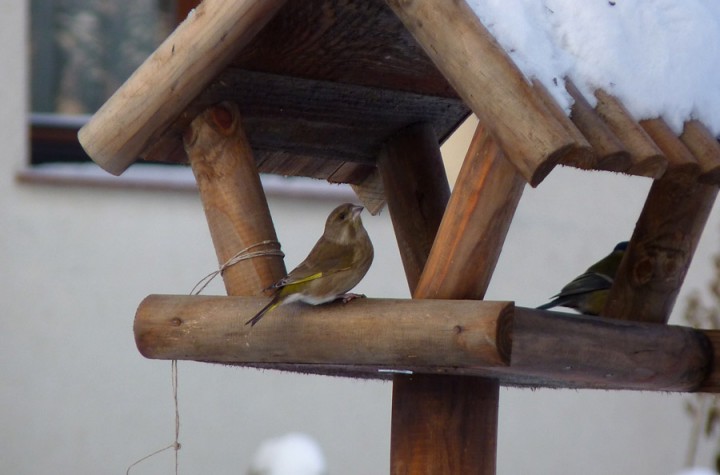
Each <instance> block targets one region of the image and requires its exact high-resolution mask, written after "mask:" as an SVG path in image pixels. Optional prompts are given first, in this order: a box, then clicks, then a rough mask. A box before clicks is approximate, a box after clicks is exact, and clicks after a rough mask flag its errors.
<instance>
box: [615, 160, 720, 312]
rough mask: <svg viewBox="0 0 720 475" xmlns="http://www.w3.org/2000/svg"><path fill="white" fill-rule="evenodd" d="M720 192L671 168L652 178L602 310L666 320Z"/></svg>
mask: <svg viewBox="0 0 720 475" xmlns="http://www.w3.org/2000/svg"><path fill="white" fill-rule="evenodd" d="M717 193H718V188H717V187H716V186H711V185H705V184H701V183H698V182H697V180H696V175H694V174H687V173H683V172H673V171H672V170H671V171H668V172H667V173H666V174H665V175H664V176H663V177H662V178H660V179H658V180H655V181H654V182H653V185H652V187H651V188H650V192H649V193H648V197H647V200H646V201H645V206H644V207H643V210H642V212H641V214H640V218H639V219H638V222H637V224H636V225H635V231H634V232H633V236H632V239H631V241H630V244H629V246H628V249H627V251H626V252H625V256H624V258H623V260H622V263H621V264H620V268H619V269H618V272H617V275H616V277H615V281H614V283H613V287H612V290H611V291H610V295H609V297H608V302H607V304H606V307H605V310H604V312H603V315H606V316H610V317H615V318H620V319H638V320H639V321H645V322H655V323H666V322H667V319H668V318H669V317H670V312H671V311H672V308H673V306H674V304H675V299H676V298H677V294H678V292H679V291H680V287H681V286H682V283H683V281H684V280H685V274H686V273H687V270H688V267H689V266H690V262H691V261H692V257H693V254H694V253H695V248H696V247H697V243H698V241H699V240H700V236H701V234H702V231H703V229H704V227H705V223H706V222H707V219H708V216H709V215H710V211H711V210H712V206H713V203H714V202H715V198H716V196H717Z"/></svg>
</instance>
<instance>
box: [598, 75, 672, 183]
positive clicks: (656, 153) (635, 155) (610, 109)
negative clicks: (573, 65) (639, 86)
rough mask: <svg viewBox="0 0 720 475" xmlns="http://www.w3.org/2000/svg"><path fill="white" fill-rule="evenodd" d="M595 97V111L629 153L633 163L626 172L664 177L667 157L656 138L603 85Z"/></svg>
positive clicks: (651, 176)
mask: <svg viewBox="0 0 720 475" xmlns="http://www.w3.org/2000/svg"><path fill="white" fill-rule="evenodd" d="M595 97H596V98H597V106H596V107H595V111H596V112H597V114H598V115H599V116H600V117H601V118H602V119H603V121H605V123H606V124H607V125H608V127H609V128H610V130H611V131H612V132H613V133H614V134H615V135H616V136H617V137H618V138H619V139H620V141H621V142H622V144H623V146H624V148H625V149H626V150H627V151H628V152H629V153H630V159H631V161H632V163H631V165H630V167H629V168H628V169H627V170H624V172H625V173H628V174H630V175H640V176H647V177H650V178H659V177H661V176H662V174H663V173H665V169H666V168H667V159H666V158H665V156H664V155H663V153H662V151H661V150H660V149H659V148H658V147H657V145H656V144H655V142H653V140H652V139H651V138H650V137H649V136H648V134H647V133H646V132H645V130H643V128H642V127H640V125H639V124H638V123H637V122H635V120H634V119H633V118H632V117H631V116H630V113H629V112H628V110H627V109H626V108H625V106H624V105H623V104H622V103H621V102H620V101H619V100H618V99H617V98H616V97H614V96H611V95H610V94H608V93H607V92H605V91H603V90H602V89H598V90H596V91H595Z"/></svg>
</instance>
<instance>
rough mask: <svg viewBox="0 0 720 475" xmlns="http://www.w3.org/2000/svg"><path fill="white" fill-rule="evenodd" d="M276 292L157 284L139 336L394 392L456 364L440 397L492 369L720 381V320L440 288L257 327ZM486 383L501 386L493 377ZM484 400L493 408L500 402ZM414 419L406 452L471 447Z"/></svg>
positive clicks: (505, 376)
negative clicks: (602, 312) (645, 316)
mask: <svg viewBox="0 0 720 475" xmlns="http://www.w3.org/2000/svg"><path fill="white" fill-rule="evenodd" d="M266 302H267V299H265V298H261V297H221V296H187V295H151V296H149V297H147V298H146V299H145V300H143V302H142V303H141V304H140V306H139V307H138V310H137V314H136V316H135V326H134V332H135V340H136V344H137V346H138V349H139V350H140V352H141V353H142V354H143V355H144V356H145V357H147V358H153V359H185V360H196V361H206V362H214V363H222V364H237V365H243V366H255V367H263V368H268V369H285V370H291V371H301V372H312V373H315V374H329V375H340V376H351V377H362V378H372V379H387V378H389V377H391V376H392V375H395V377H394V380H395V382H396V383H397V381H400V383H399V384H400V385H403V386H401V390H398V391H394V393H397V397H399V398H403V401H405V402H406V403H407V401H408V399H405V398H408V395H407V391H415V389H414V388H413V386H414V385H415V384H418V385H419V386H418V388H417V390H418V391H420V392H421V393H422V391H423V390H422V387H424V386H425V384H426V383H429V382H431V381H432V378H430V379H423V380H422V382H417V381H416V380H415V377H416V376H417V375H418V374H427V375H434V376H436V377H437V376H441V375H445V376H453V378H450V379H445V378H438V379H437V380H436V383H437V385H436V388H435V390H434V393H433V394H434V396H433V398H437V397H439V395H440V394H442V392H443V391H447V392H448V393H450V394H455V397H453V398H450V396H447V398H448V399H451V400H455V399H460V402H461V403H462V404H467V403H468V401H471V400H473V399H475V398H478V397H483V395H482V394H483V393H482V392H476V389H471V392H469V393H468V394H467V395H466V396H464V397H460V396H459V395H458V394H457V393H456V392H455V391H454V390H453V389H452V388H453V387H458V386H462V385H464V384H470V383H464V382H463V381H467V380H475V379H480V380H485V381H487V379H486V378H490V379H496V380H497V382H498V383H499V384H503V385H509V386H530V387H549V388H590V389H627V390H643V391H694V390H697V389H698V388H700V389H701V390H702V391H707V392H714V393H717V392H720V384H718V381H720V376H718V373H720V369H719V368H720V366H719V365H717V364H714V363H713V361H714V359H718V356H716V355H720V337H718V336H717V333H718V332H717V331H715V332H713V331H698V330H695V329H692V328H688V327H681V326H674V325H664V324H653V323H640V322H630V321H622V320H617V319H608V318H602V317H589V316H577V315H568V314H562V313H555V312H544V311H539V310H534V309H525V308H516V307H514V306H513V305H512V304H511V303H508V302H488V301H481V300H437V299H412V300H409V299H358V300H354V301H352V302H350V303H348V304H342V303H340V302H338V303H333V304H327V305H321V306H317V307H313V306H308V305H304V304H300V303H296V304H290V305H286V306H282V307H278V308H277V309H276V310H274V311H273V313H272V318H270V317H268V318H267V319H266V320H263V322H262V324H261V325H256V326H255V327H253V328H252V329H251V328H250V327H248V326H246V325H244V322H245V320H247V318H245V317H244V316H245V315H247V316H249V315H253V314H254V313H255V312H256V311H257V309H259V308H261V307H262V306H263V305H264V304H265V303H266ZM328 322H332V324H328ZM398 374H402V376H398ZM405 383H408V384H409V386H407V387H405V386H404V384H405ZM483 388H484V390H485V389H487V392H488V393H490V394H492V392H493V391H492V387H491V386H488V385H487V384H485V385H484V386H483ZM406 390H407V391H406ZM484 390H483V392H485V391H484ZM394 397H395V396H394ZM422 397H424V396H423V395H422V394H420V395H419V396H418V398H422ZM427 403H428V404H430V405H431V406H432V405H434V404H437V401H436V399H433V401H428V402H427ZM446 403H447V399H446ZM407 404H410V403H407ZM407 404H403V405H398V407H397V410H396V411H394V413H393V414H394V416H395V415H396V417H401V418H405V417H409V414H408V412H411V413H412V412H414V413H415V415H416V418H417V417H418V416H417V415H418V414H419V413H420V412H418V411H411V410H410V409H409V408H410V407H417V406H413V405H410V406H408V405H407ZM448 407H452V405H448ZM474 410H476V411H478V412H484V411H483V410H482V408H480V407H476V408H475V409H474ZM486 410H487V411H490V413H491V414H492V410H493V408H492V407H488V408H486ZM441 412H442V411H441ZM464 416H468V417H471V418H473V417H482V416H481V415H477V414H474V415H473V414H467V413H466V414H460V415H458V416H457V419H462V418H463V417H464ZM452 418H453V419H455V416H453V417H452ZM451 423H452V424H461V422H460V421H459V420H457V421H455V422H451ZM393 425H395V421H394V422H393ZM411 427H413V426H407V427H406V428H405V429H403V431H402V432H404V431H405V430H409V431H410V432H409V434H416V435H415V436H408V435H407V434H406V435H405V436H402V432H401V433H397V432H396V433H395V435H396V436H398V438H400V439H402V440H398V442H397V443H398V444H400V446H401V447H405V444H407V443H408V440H409V439H412V440H415V441H417V442H418V443H419V444H420V445H418V446H417V450H418V451H420V453H415V452H414V450H415V449H412V450H411V452H413V456H412V457H409V458H405V457H403V458H402V460H405V461H408V460H413V462H407V463H413V464H414V463H415V462H414V461H415V460H416V458H417V457H419V458H420V459H421V460H426V461H427V462H433V461H435V460H446V459H447V458H448V457H450V458H451V459H453V457H458V458H457V459H454V460H462V457H463V455H462V453H461V452H460V453H456V454H454V455H453V454H452V452H453V451H454V450H455V449H454V448H449V449H448V450H447V452H446V451H445V449H446V447H445V446H440V447H439V449H440V450H438V451H437V453H436V454H432V455H429V454H423V453H422V450H423V449H422V448H421V447H423V446H425V445H424V444H427V443H428V441H430V440H433V439H434V438H437V437H443V435H440V434H435V435H434V436H428V435H427V434H421V433H419V432H415V431H414V430H411ZM394 430H395V429H394ZM483 430H487V428H485V429H483ZM486 435H487V433H486ZM444 437H448V438H447V439H445V440H450V437H451V435H450V434H445V435H444ZM394 438H396V437H394ZM463 441H464V442H463ZM465 442H467V440H466V439H464V438H459V440H458V443H460V444H465ZM488 442H489V443H494V441H493V440H491V441H488ZM477 445H478V447H480V446H482V445H483V444H477ZM402 450H403V453H405V450H410V449H407V448H405V449H402ZM486 454H487V453H486ZM481 456H482V453H480V454H478V457H481ZM398 462H400V460H398ZM433 473H438V472H433ZM440 473H444V472H442V470H441V471H440ZM453 473H457V471H456V472H453ZM460 473H467V472H460Z"/></svg>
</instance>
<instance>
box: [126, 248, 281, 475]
mask: <svg viewBox="0 0 720 475" xmlns="http://www.w3.org/2000/svg"><path fill="white" fill-rule="evenodd" d="M269 245H275V246H277V247H278V249H266V250H264V251H255V252H250V250H252V249H255V248H256V247H260V246H269ZM279 248H280V243H279V242H277V241H275V240H272V239H270V240H266V241H260V242H258V243H255V244H252V245H250V246H248V247H246V248H245V249H242V250H240V251H239V252H237V253H236V254H235V255H234V256H232V257H231V258H230V259H228V260H227V261H226V262H225V263H224V264H223V265H221V266H220V268H219V269H218V270H216V271H213V272H211V273H209V274H208V275H206V276H205V277H203V278H202V279H200V281H199V282H198V283H197V284H195V287H193V288H192V290H191V291H190V295H198V294H199V293H200V292H202V291H203V290H204V289H205V287H207V286H208V284H209V283H210V282H212V280H213V279H214V278H215V277H217V276H218V275H219V274H222V273H223V272H224V271H225V269H227V268H228V267H230V266H233V265H235V264H237V263H238V262H240V261H244V260H246V259H252V258H255V257H262V256H280V257H285V254H284V253H283V252H282V251H281V250H280V249H279ZM170 371H171V377H172V391H173V401H174V402H175V441H174V442H173V443H172V444H170V445H168V446H167V447H163V448H162V449H160V450H156V451H155V452H153V453H151V454H148V455H146V456H144V457H143V458H141V459H139V460H136V461H135V462H133V463H132V464H131V465H130V466H129V467H128V468H127V471H126V472H125V475H130V470H131V469H132V468H133V467H134V466H135V465H137V464H139V463H141V462H144V461H145V460H147V459H149V458H151V457H154V456H155V455H157V454H159V453H161V452H164V451H166V450H170V449H175V475H178V451H179V450H180V447H181V446H180V441H179V439H180V410H179V409H178V366H177V360H172V364H171V366H170Z"/></svg>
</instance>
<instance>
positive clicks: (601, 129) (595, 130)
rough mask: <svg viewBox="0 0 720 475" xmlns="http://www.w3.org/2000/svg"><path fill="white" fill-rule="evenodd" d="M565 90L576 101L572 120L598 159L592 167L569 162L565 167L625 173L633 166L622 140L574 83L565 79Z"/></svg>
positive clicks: (573, 106) (571, 112)
mask: <svg viewBox="0 0 720 475" xmlns="http://www.w3.org/2000/svg"><path fill="white" fill-rule="evenodd" d="M565 88H566V89H567V92H568V94H570V97H572V98H573V100H574V103H573V105H572V108H571V111H570V119H571V120H572V121H573V123H574V124H575V126H576V127H577V128H578V129H579V130H580V132H582V133H583V135H584V136H585V138H586V139H587V141H588V142H590V145H592V148H593V150H594V151H595V155H596V156H597V159H596V162H595V163H594V164H591V165H590V166H587V165H586V164H585V163H567V162H564V163H563V165H572V166H576V167H579V168H596V169H598V170H608V171H613V172H624V171H626V170H627V169H628V168H630V165H631V164H632V162H631V158H630V153H629V152H628V151H627V150H626V149H625V146H624V145H623V144H622V142H621V141H620V139H619V138H618V137H617V136H616V135H615V134H614V133H613V131H612V130H610V127H608V125H607V124H606V123H605V122H604V121H603V120H602V119H601V118H600V116H599V115H598V114H597V112H595V109H593V108H592V106H591V105H590V103H589V102H588V101H587V99H585V96H583V95H582V93H581V92H580V91H579V90H578V88H577V87H576V86H575V84H574V83H573V82H572V81H570V80H569V79H565Z"/></svg>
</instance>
